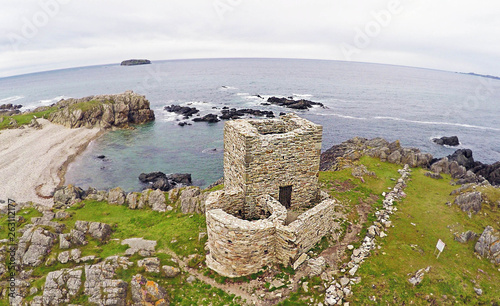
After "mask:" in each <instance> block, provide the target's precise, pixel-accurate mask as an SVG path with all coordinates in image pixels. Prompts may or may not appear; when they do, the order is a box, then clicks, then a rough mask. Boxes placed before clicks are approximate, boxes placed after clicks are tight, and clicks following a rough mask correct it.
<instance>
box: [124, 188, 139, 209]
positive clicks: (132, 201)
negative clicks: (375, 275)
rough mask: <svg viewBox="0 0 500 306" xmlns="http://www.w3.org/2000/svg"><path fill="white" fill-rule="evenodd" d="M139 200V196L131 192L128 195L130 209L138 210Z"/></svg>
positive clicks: (127, 200)
mask: <svg viewBox="0 0 500 306" xmlns="http://www.w3.org/2000/svg"><path fill="white" fill-rule="evenodd" d="M137 199H138V195H137V193H135V192H130V193H129V194H127V198H126V202H127V204H128V208H130V209H136V208H137V202H138V201H137Z"/></svg>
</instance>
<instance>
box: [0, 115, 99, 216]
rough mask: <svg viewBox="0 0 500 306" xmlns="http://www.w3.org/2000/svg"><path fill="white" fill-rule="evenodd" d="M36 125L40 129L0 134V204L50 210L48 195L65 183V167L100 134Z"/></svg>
mask: <svg viewBox="0 0 500 306" xmlns="http://www.w3.org/2000/svg"><path fill="white" fill-rule="evenodd" d="M38 122H39V123H40V125H41V126H42V129H34V128H28V127H26V128H24V129H11V130H3V131H0V182H1V183H0V200H4V201H7V199H8V198H10V199H13V200H15V201H16V202H26V201H33V202H36V203H39V204H43V205H47V206H51V205H52V204H53V201H52V198H51V193H52V192H53V191H54V189H55V188H56V187H57V186H58V185H59V184H60V183H61V182H62V181H63V180H64V173H65V170H66V167H67V165H68V164H69V163H70V162H71V161H72V160H73V159H74V157H75V156H76V155H77V154H78V153H79V152H81V151H83V150H84V149H85V148H86V147H87V145H88V144H89V142H90V141H92V140H93V139H95V138H97V137H98V136H99V135H100V134H101V130H100V129H97V128H93V129H88V128H77V129H69V128H66V127H64V126H62V125H57V124H53V123H50V122H49V121H48V120H45V119H38Z"/></svg>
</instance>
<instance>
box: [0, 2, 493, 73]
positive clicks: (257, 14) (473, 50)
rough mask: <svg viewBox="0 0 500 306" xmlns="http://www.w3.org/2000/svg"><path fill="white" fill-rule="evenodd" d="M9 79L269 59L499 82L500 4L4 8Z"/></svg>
mask: <svg viewBox="0 0 500 306" xmlns="http://www.w3.org/2000/svg"><path fill="white" fill-rule="evenodd" d="M1 6H2V9H1V10H0V77H6V76H12V75H18V74H25V73H32V72H38V71H46V70H54V69H62V68H71V67H80V66H90V65H101V64H112V63H119V62H121V61H122V60H125V59H131V58H146V59H150V60H153V61H154V60H168V59H189V58H227V57H231V58H234V57H265V58H307V59H329V60H341V61H356V62H373V63H385V64H394V65H404V66H415V67H424V68H432V69H441V70H448V71H459V72H475V73H480V74H491V75H497V76H500V1H498V0H482V1H474V2H473V1H470V0H453V1H451V0H440V1H436V0H434V1H431V0H307V1H306V0H300V1H298V0H266V1H264V0H141V1H137V0H136V1H126V0H23V1H20V0H2V2H1Z"/></svg>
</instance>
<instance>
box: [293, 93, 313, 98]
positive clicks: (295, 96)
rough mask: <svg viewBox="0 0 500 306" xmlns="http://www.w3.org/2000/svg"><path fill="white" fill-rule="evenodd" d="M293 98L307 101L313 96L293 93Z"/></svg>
mask: <svg viewBox="0 0 500 306" xmlns="http://www.w3.org/2000/svg"><path fill="white" fill-rule="evenodd" d="M292 96H293V97H294V98H300V99H307V98H311V97H312V96H313V95H311V94H296V93H293V94H292Z"/></svg>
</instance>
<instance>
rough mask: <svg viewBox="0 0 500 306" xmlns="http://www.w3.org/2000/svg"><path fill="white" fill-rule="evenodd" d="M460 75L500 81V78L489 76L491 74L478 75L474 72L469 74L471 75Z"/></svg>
mask: <svg viewBox="0 0 500 306" xmlns="http://www.w3.org/2000/svg"><path fill="white" fill-rule="evenodd" d="M459 73H460V74H468V75H472V76H477V77H482V78H488V79H493V80H500V77H497V76H494V75H489V74H478V73H474V72H469V73H465V72H459Z"/></svg>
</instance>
